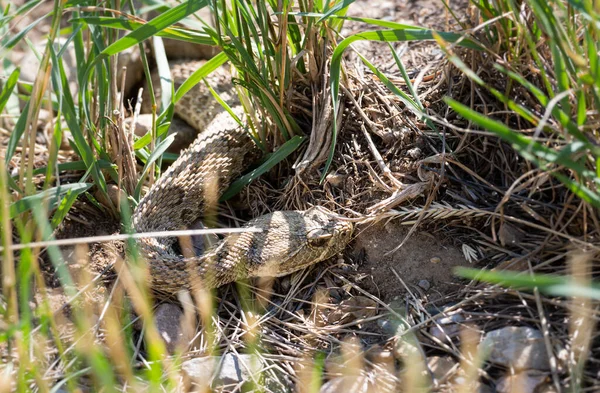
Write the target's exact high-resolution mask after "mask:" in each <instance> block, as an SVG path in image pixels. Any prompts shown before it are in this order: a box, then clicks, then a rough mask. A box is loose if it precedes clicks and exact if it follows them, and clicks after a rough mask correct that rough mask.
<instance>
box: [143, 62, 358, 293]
mask: <svg viewBox="0 0 600 393" xmlns="http://www.w3.org/2000/svg"><path fill="white" fill-rule="evenodd" d="M190 68H193V67H190V66H188V65H187V64H185V63H180V64H179V68H177V69H175V70H172V73H173V75H174V76H173V79H174V82H175V84H176V85H177V84H180V83H182V81H183V80H185V78H186V76H188V75H189V72H187V73H186V72H182V69H183V70H184V71H185V70H189V69H190ZM194 95H196V96H204V97H205V96H206V94H205V93H201V92H200V91H199V90H192V91H190V92H188V93H187V96H188V97H187V99H185V100H183V101H180V102H179V103H177V104H176V105H175V107H174V113H175V115H179V116H181V117H182V118H184V120H186V121H187V122H188V123H189V124H190V125H191V126H193V127H194V128H196V129H197V130H198V132H199V134H198V137H197V138H196V139H195V140H194V142H192V144H191V145H190V146H189V147H188V148H187V149H185V150H183V151H182V152H181V153H180V155H179V157H178V158H177V160H176V161H175V162H174V163H173V164H171V166H170V167H169V168H168V169H167V170H166V171H165V172H164V173H163V174H162V176H160V177H159V179H158V180H157V181H156V182H155V183H154V184H153V185H152V186H151V187H150V189H149V190H148V192H147V193H146V194H145V195H144V196H143V197H142V199H141V200H140V202H139V204H138V205H137V207H136V208H135V210H134V212H133V215H132V226H133V229H134V230H135V232H137V233H145V232H159V231H172V230H182V229H188V228H190V227H193V226H194V224H195V223H197V222H198V221H199V220H202V219H203V218H206V217H207V216H210V215H211V214H214V212H215V206H217V204H218V201H219V198H220V196H221V195H222V194H223V193H224V191H225V190H226V189H227V188H228V187H229V186H230V185H231V183H232V181H233V180H235V179H237V178H239V177H240V176H241V175H242V174H243V173H244V171H246V170H248V168H249V165H251V164H252V163H256V162H257V160H259V159H260V158H261V156H262V150H261V149H260V148H259V147H258V146H257V144H256V142H255V140H254V139H253V138H252V137H251V136H250V134H249V132H248V131H247V129H246V128H245V127H244V126H243V124H244V122H243V119H244V111H243V109H242V107H241V106H235V107H233V114H234V115H235V116H236V117H237V118H238V119H242V122H241V124H240V123H238V121H236V119H234V117H233V116H232V115H231V114H230V113H229V112H227V111H221V113H218V114H216V115H215V116H214V118H213V119H212V120H210V121H207V118H206V117H207V114H206V112H205V111H203V108H202V104H201V103H197V102H196V101H198V100H195V99H194V98H196V97H194ZM244 228H247V229H248V230H249V229H250V228H252V229H254V231H252V232H250V231H248V232H245V231H243V229H244ZM352 232H353V225H352V223H350V222H349V221H348V220H344V219H343V218H342V217H340V216H337V215H335V214H334V213H333V212H332V211H330V210H328V209H326V208H325V207H321V206H316V207H313V208H310V209H308V210H291V211H275V212H273V213H270V214H265V215H262V216H259V217H256V218H254V219H251V220H250V221H248V222H247V223H246V224H245V225H244V226H243V227H242V232H239V233H230V234H228V235H225V237H224V238H223V239H222V240H220V241H219V242H218V243H217V244H215V245H213V246H211V247H206V249H204V250H202V251H201V252H200V253H199V254H198V255H196V253H192V255H190V253H189V252H188V253H182V251H181V249H182V248H181V247H180V248H178V247H177V246H178V238H176V237H160V238H159V237H142V238H139V239H138V240H137V241H136V242H137V249H138V252H139V253H140V255H141V256H142V257H143V259H144V260H146V261H147V264H148V267H149V281H150V286H151V287H152V288H153V289H154V290H157V291H161V292H167V293H177V292H178V291H180V290H185V289H187V290H193V289H196V288H216V287H220V286H222V285H225V284H228V283H231V282H235V281H239V280H242V279H248V278H252V277H280V276H285V275H288V274H290V273H293V272H296V271H298V270H301V269H303V268H306V267H307V266H310V265H313V264H315V263H317V262H321V261H325V260H327V259H329V258H331V257H333V256H335V255H336V254H338V253H340V252H341V251H343V250H344V249H345V247H346V246H347V245H348V243H349V242H350V239H351V236H352Z"/></svg>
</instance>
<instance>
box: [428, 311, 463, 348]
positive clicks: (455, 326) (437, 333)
mask: <svg viewBox="0 0 600 393" xmlns="http://www.w3.org/2000/svg"><path fill="white" fill-rule="evenodd" d="M464 320H465V317H464V316H463V315H462V314H460V313H458V312H455V313H454V314H451V315H448V314H440V317H439V318H437V319H436V322H437V323H436V324H435V325H433V326H432V327H431V329H430V330H429V334H431V335H432V336H433V337H435V338H437V339H438V340H440V341H445V342H447V341H448V339H452V338H454V337H457V336H458V335H459V334H460V329H461V326H462V324H461V322H464Z"/></svg>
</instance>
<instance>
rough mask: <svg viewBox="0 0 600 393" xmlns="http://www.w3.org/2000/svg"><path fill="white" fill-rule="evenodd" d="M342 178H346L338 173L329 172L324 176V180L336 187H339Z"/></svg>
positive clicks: (342, 180) (342, 181)
mask: <svg viewBox="0 0 600 393" xmlns="http://www.w3.org/2000/svg"><path fill="white" fill-rule="evenodd" d="M344 180H346V176H345V175H342V174H338V173H330V174H329V175H327V176H326V177H325V181H326V182H327V183H329V184H331V185H332V186H333V187H336V188H340V187H341V186H342V184H343V183H344Z"/></svg>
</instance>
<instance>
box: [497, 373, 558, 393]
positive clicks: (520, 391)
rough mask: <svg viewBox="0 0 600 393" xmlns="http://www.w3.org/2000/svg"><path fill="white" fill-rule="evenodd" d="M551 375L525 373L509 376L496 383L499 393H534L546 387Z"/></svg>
mask: <svg viewBox="0 0 600 393" xmlns="http://www.w3.org/2000/svg"><path fill="white" fill-rule="evenodd" d="M549 379H550V375H549V374H548V373H545V372H541V371H538V370H529V371H523V372H520V373H517V374H513V375H507V376H505V377H502V378H500V379H498V381H496V391H497V392H498V393H534V392H538V391H539V389H538V387H541V386H542V385H545V384H546V383H547V382H548V381H549Z"/></svg>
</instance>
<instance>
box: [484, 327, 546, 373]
mask: <svg viewBox="0 0 600 393" xmlns="http://www.w3.org/2000/svg"><path fill="white" fill-rule="evenodd" d="M481 345H482V347H483V349H484V350H487V351H489V356H488V360H489V361H490V362H492V363H494V364H498V365H501V366H505V367H508V368H511V369H513V370H516V371H520V370H528V369H535V370H545V371H548V370H550V360H549V358H548V353H547V351H546V346H545V344H544V337H543V335H542V333H541V332H540V331H539V330H537V329H534V328H531V327H527V326H508V327H505V328H502V329H497V330H493V331H491V332H488V333H486V334H485V336H484V338H483V341H482V343H481Z"/></svg>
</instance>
